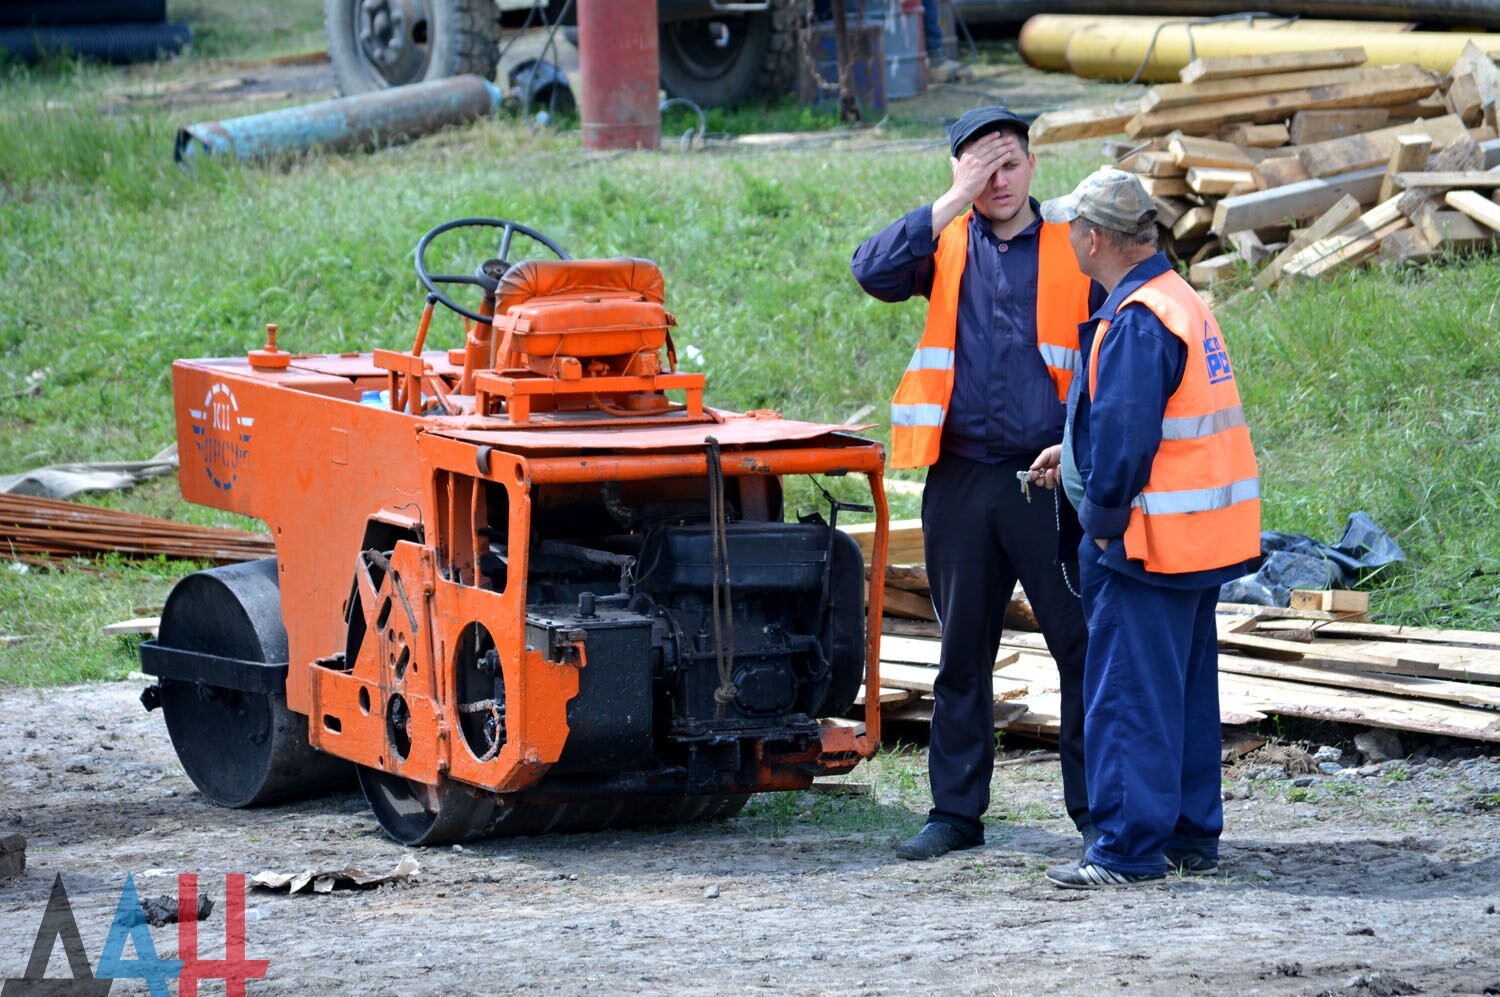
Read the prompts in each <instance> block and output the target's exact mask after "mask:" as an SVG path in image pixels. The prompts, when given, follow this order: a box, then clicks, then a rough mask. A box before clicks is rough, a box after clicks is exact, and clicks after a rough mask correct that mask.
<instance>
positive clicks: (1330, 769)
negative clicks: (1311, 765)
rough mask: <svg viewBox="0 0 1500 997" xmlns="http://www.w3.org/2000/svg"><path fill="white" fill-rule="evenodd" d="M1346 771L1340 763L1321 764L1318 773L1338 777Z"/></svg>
mask: <svg viewBox="0 0 1500 997" xmlns="http://www.w3.org/2000/svg"><path fill="white" fill-rule="evenodd" d="M1343 770H1344V766H1342V765H1340V764H1339V763H1338V762H1319V763H1318V771H1319V772H1322V773H1323V774H1324V775H1336V774H1338V773H1339V772H1342V771H1343Z"/></svg>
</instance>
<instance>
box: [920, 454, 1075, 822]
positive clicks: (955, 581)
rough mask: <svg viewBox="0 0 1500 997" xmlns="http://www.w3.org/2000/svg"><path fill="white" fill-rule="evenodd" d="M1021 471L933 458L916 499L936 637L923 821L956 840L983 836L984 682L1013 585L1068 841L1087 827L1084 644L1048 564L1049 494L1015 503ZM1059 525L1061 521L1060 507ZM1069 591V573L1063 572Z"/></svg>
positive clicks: (987, 735) (1053, 565) (991, 754)
mask: <svg viewBox="0 0 1500 997" xmlns="http://www.w3.org/2000/svg"><path fill="white" fill-rule="evenodd" d="M1030 466H1031V460H1030V459H1029V458H1028V459H1024V460H1020V459H1018V460H1008V461H1004V462H1002V463H999V464H985V463H980V462H978V461H972V460H965V459H964V458H962V457H954V456H951V455H950V456H942V457H939V458H938V461H937V463H936V464H934V465H933V466H932V467H931V468H930V469H929V470H928V472H927V485H926V487H925V488H924V489H923V490H922V532H923V535H924V537H925V538H926V539H925V544H926V552H927V580H928V582H929V583H930V584H931V586H932V605H933V608H934V609H936V610H937V614H938V621H939V623H940V624H941V625H942V628H943V640H942V655H941V659H940V661H939V664H938V676H937V682H936V683H935V685H934V688H933V692H932V695H933V699H934V700H935V703H934V705H933V708H932V735H931V740H930V741H929V742H928V752H927V773H928V778H929V779H930V781H931V783H932V802H933V806H932V811H931V813H930V815H929V817H930V818H931V819H933V820H941V821H945V822H947V823H949V824H952V825H954V826H955V827H957V828H959V830H961V831H964V832H965V833H967V834H970V835H973V836H979V835H982V834H983V833H984V824H983V821H982V818H983V816H984V812H985V810H986V809H987V808H988V807H989V804H990V776H991V774H993V772H994V768H995V703H994V687H993V685H992V682H991V677H992V675H993V673H994V666H995V655H996V653H997V652H998V651H999V648H1000V634H1001V629H1002V628H1003V626H1004V622H1005V607H1006V606H1007V605H1008V604H1009V603H1010V597H1011V592H1012V591H1013V590H1014V589H1015V586H1016V580H1017V579H1018V578H1019V579H1020V581H1021V586H1022V587H1023V588H1024V589H1025V590H1026V596H1027V598H1028V599H1029V600H1030V601H1031V606H1032V609H1033V610H1034V611H1035V612H1036V618H1037V621H1038V622H1039V623H1040V624H1041V626H1042V635H1043V636H1044V637H1045V638H1046V640H1047V648H1048V650H1049V651H1051V652H1052V657H1053V658H1054V659H1055V660H1056V661H1057V670H1058V674H1059V676H1060V678H1061V692H1062V730H1061V737H1060V744H1059V753H1060V755H1061V756H1062V774H1063V798H1064V802H1065V803H1066V805H1067V809H1068V816H1069V817H1072V818H1073V822H1074V823H1075V824H1076V825H1078V828H1079V830H1084V829H1085V828H1086V827H1087V826H1088V819H1089V803H1088V799H1089V798H1088V790H1087V788H1086V786H1085V784H1084V767H1083V662H1084V656H1085V654H1086V651H1087V645H1088V635H1087V630H1086V628H1085V626H1084V620H1083V609H1082V605H1081V604H1080V602H1079V600H1078V597H1077V596H1075V595H1073V594H1072V593H1071V592H1069V591H1068V586H1067V583H1066V582H1065V581H1064V579H1063V574H1062V569H1061V568H1060V567H1059V565H1058V563H1057V513H1056V511H1055V510H1056V506H1055V505H1054V502H1055V499H1054V497H1053V494H1052V493H1051V492H1049V491H1047V490H1046V489H1043V488H1038V487H1035V486H1033V487H1032V489H1031V501H1030V502H1028V501H1026V496H1025V495H1023V494H1022V493H1021V487H1020V483H1019V482H1018V481H1017V480H1016V472H1017V471H1021V470H1025V469H1026V468H1028V467H1030ZM1063 510H1064V514H1065V515H1071V512H1070V511H1069V510H1068V507H1067V506H1066V505H1064V506H1063ZM1069 570H1070V572H1071V573H1072V574H1071V577H1072V579H1073V587H1074V588H1077V587H1078V584H1077V570H1078V569H1077V565H1069Z"/></svg>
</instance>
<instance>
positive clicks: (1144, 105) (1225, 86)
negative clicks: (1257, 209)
mask: <svg viewBox="0 0 1500 997" xmlns="http://www.w3.org/2000/svg"><path fill="white" fill-rule="evenodd" d="M1385 74H1386V68H1385V67H1384V66H1372V67H1368V68H1365V67H1353V66H1347V67H1338V68H1332V69H1327V68H1325V69H1310V70H1302V71H1300V72H1290V73H1265V74H1262V75H1260V76H1244V77H1238V78H1235V79H1227V78H1226V79H1218V80H1206V81H1201V82H1194V83H1158V84H1157V85H1156V86H1154V87H1152V88H1151V89H1149V90H1147V91H1146V93H1145V94H1144V95H1143V96H1142V97H1141V106H1140V109H1141V111H1142V112H1150V111H1166V110H1170V109H1171V108H1174V107H1188V106H1190V105H1194V104H1204V103H1207V102H1209V101H1227V100H1240V99H1242V98H1245V97H1259V96H1264V95H1266V94H1272V93H1285V92H1287V91H1290V90H1311V89H1314V88H1317V87H1332V86H1339V85H1347V84H1361V83H1366V84H1368V83H1376V84H1379V83H1382V82H1384V79H1385ZM1436 85H1437V83H1436V81H1434V83H1433V86H1436ZM1429 89H1431V88H1429Z"/></svg>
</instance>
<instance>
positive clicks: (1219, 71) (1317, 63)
mask: <svg viewBox="0 0 1500 997" xmlns="http://www.w3.org/2000/svg"><path fill="white" fill-rule="evenodd" d="M1365 59H1366V55H1365V50H1364V49H1363V48H1362V47H1359V46H1355V47H1352V48H1331V49H1319V50H1317V51H1312V52H1269V53H1265V54H1260V55H1220V56H1213V57H1206V58H1202V59H1194V60H1193V61H1192V62H1190V63H1188V64H1187V65H1186V66H1183V67H1182V70H1181V71H1180V72H1179V73H1178V74H1177V77H1178V79H1180V80H1182V82H1184V83H1199V82H1202V81H1205V80H1222V79H1238V78H1240V77H1244V76H1265V75H1268V74H1271V73H1288V72H1296V71H1298V70H1303V69H1333V68H1336V67H1339V66H1360V65H1363V64H1364V62H1365Z"/></svg>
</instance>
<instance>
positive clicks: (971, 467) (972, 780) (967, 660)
mask: <svg viewBox="0 0 1500 997" xmlns="http://www.w3.org/2000/svg"><path fill="white" fill-rule="evenodd" d="M1031 207H1032V210H1033V211H1034V212H1035V211H1038V209H1039V206H1038V204H1037V202H1036V200H1035V199H1032V202H1031ZM1040 229H1041V222H1040V220H1039V219H1038V221H1036V222H1034V223H1033V224H1032V225H1030V226H1028V227H1027V228H1026V229H1025V230H1024V231H1022V232H1020V233H1018V234H1017V235H1016V236H1015V237H1013V238H1011V239H1009V240H1001V239H998V238H997V237H996V236H995V234H994V233H993V232H992V231H991V230H990V225H989V221H988V220H987V219H986V218H984V217H983V216H981V215H980V214H979V213H978V212H975V213H974V214H973V215H972V217H971V220H970V223H969V253H968V258H967V260H966V262H965V265H964V273H963V280H962V282H961V284H960V287H959V300H958V330H957V343H956V346H955V357H954V384H953V395H952V398H951V399H950V400H949V403H948V411H947V416H946V417H945V419H944V421H943V434H942V442H941V445H940V449H939V456H938V460H937V463H935V464H934V465H933V466H932V467H931V468H929V469H928V472H927V482H926V485H925V487H924V488H923V490H922V530H923V534H924V536H925V547H926V558H927V578H928V582H929V583H930V585H931V587H932V604H933V608H934V609H935V610H936V611H937V616H938V620H939V621H940V623H941V624H942V646H941V652H940V658H939V664H938V677H937V681H936V683H935V688H934V689H933V698H934V700H935V704H934V706H933V710H932V734H931V739H930V741H929V742H928V760H927V768H928V777H929V780H930V782H931V785H932V799H933V807H932V811H931V813H930V815H929V819H931V820H938V821H943V822H945V823H948V824H951V825H953V826H954V827H957V828H958V829H959V830H960V831H962V832H963V833H964V834H965V836H967V837H968V838H970V839H982V838H983V835H984V824H983V821H982V817H983V815H984V812H985V810H986V809H988V807H989V802H990V776H991V775H992V774H993V771H994V764H995V737H994V731H995V712H994V711H995V704H994V692H993V685H992V681H991V678H992V675H993V672H994V662H995V655H996V653H997V651H998V650H999V647H1000V637H1001V630H1002V627H1003V625H1004V620H1005V607H1006V606H1007V604H1008V603H1009V601H1010V596H1011V592H1012V591H1013V590H1014V589H1015V585H1016V580H1017V579H1018V578H1019V579H1020V582H1021V585H1022V587H1023V588H1024V589H1025V590H1026V595H1027V598H1028V599H1030V601H1031V605H1032V607H1033V609H1034V610H1035V611H1036V616H1037V621H1038V622H1039V623H1040V624H1041V627H1042V634H1043V636H1044V637H1045V638H1046V641H1047V648H1048V650H1049V651H1051V653H1052V657H1053V658H1054V659H1055V660H1056V661H1057V668H1058V674H1059V678H1060V680H1061V681H1060V687H1061V690H1060V691H1061V694H1062V696H1061V698H1062V718H1061V721H1062V722H1061V733H1060V738H1059V741H1060V744H1059V754H1060V756H1061V758H1062V773H1063V797H1064V802H1065V804H1066V806H1067V810H1068V816H1070V817H1071V818H1072V819H1073V821H1074V823H1075V824H1077V825H1078V827H1079V829H1080V830H1084V829H1085V828H1086V827H1087V826H1088V811H1089V807H1088V791H1087V789H1086V784H1085V781H1084V768H1083V665H1084V649H1085V645H1086V643H1087V630H1086V628H1085V626H1084V621H1083V611H1082V606H1081V604H1080V602H1079V600H1078V598H1077V597H1075V596H1074V595H1073V594H1072V593H1070V592H1069V591H1068V588H1067V584H1066V582H1065V581H1064V579H1063V575H1062V572H1061V571H1060V570H1059V566H1058V564H1057V549H1058V548H1057V525H1056V518H1055V517H1056V516H1057V515H1058V514H1057V513H1055V512H1054V502H1053V499H1052V498H1051V496H1048V495H1046V494H1045V493H1039V494H1037V495H1034V499H1035V500H1034V501H1032V502H1027V501H1026V498H1025V496H1024V495H1022V493H1021V489H1020V487H1019V484H1018V482H1017V481H1016V471H1018V470H1024V469H1026V468H1029V467H1030V466H1031V463H1032V461H1033V460H1035V459H1036V456H1037V454H1038V453H1040V452H1041V451H1042V450H1044V449H1045V448H1047V447H1049V446H1051V445H1053V444H1055V443H1058V442H1059V441H1061V439H1062V428H1063V419H1064V415H1065V411H1064V408H1063V405H1062V403H1061V402H1059V401H1058V398H1057V388H1056V387H1055V385H1054V383H1053V381H1052V378H1051V376H1050V375H1049V374H1048V373H1047V367H1046V364H1045V363H1044V362H1043V361H1042V356H1041V353H1040V352H1038V350H1037V336H1036V285H1037V259H1038V246H1039V237H1040ZM936 251H937V241H936V240H935V239H934V238H933V235H932V207H931V205H926V206H923V207H920V208H917V209H915V210H913V211H911V212H909V213H907V214H906V215H905V216H904V217H903V218H900V219H897V220H896V221H895V222H893V223H892V224H891V225H889V226H887V227H886V228H884V229H882V230H881V231H879V232H877V233H876V234H875V235H873V236H871V237H870V238H868V239H866V240H865V241H864V243H862V244H861V245H860V247H859V248H858V249H857V250H856V251H855V253H854V259H853V261H852V262H851V264H850V269H851V270H852V271H853V273H854V277H855V279H856V280H858V281H859V284H860V286H861V287H862V288H864V289H865V291H866V292H868V293H869V294H870V295H872V296H873V297H876V298H879V299H880V300H881V301H905V300H907V299H908V298H911V297H913V296H916V295H921V296H923V297H930V296H931V292H932V279H933V272H934V269H935V265H934V260H933V257H934V253H936ZM1093 291H1094V297H1093V298H1091V299H1090V300H1091V303H1097V300H1096V299H1102V298H1103V296H1104V295H1103V291H1102V289H1101V288H1100V287H1099V286H1098V285H1097V284H1096V285H1094V287H1093ZM1060 508H1061V516H1062V518H1063V519H1065V520H1071V521H1073V527H1072V528H1073V530H1076V529H1077V526H1076V516H1075V514H1074V512H1073V510H1072V508H1071V507H1070V506H1069V505H1068V504H1067V503H1066V502H1063V503H1061V506H1060ZM1073 577H1075V578H1076V577H1077V573H1076V570H1073Z"/></svg>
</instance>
